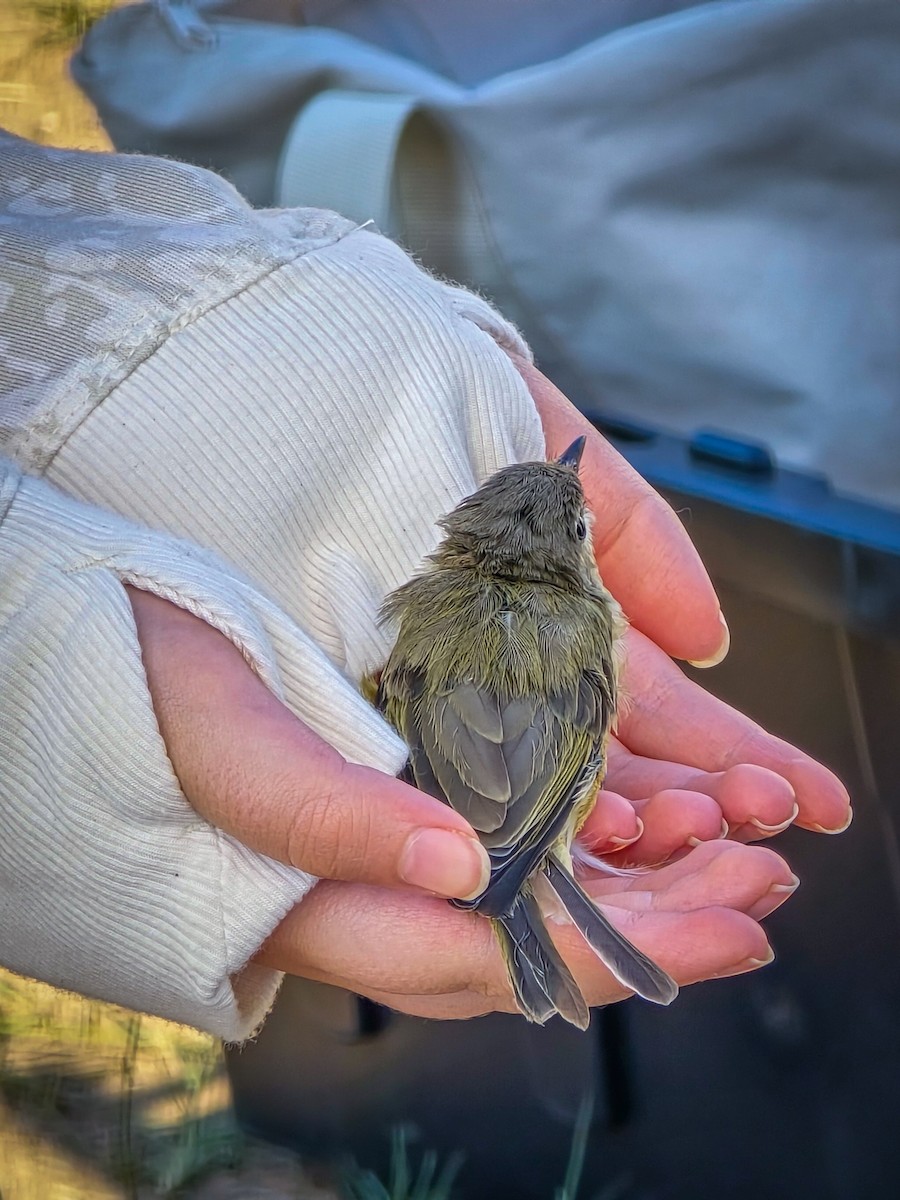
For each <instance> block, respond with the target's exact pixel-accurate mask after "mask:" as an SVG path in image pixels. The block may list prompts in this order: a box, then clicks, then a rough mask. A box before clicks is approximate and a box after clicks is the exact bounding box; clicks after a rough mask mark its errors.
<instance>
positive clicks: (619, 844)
mask: <svg viewBox="0 0 900 1200" xmlns="http://www.w3.org/2000/svg"><path fill="white" fill-rule="evenodd" d="M635 820H636V821H637V833H636V834H635V835H634V837H630V838H617V837H611V838H610V839H609V841H608V842H607V845H608V846H612V848H613V852H615V851H616V850H624V849H625V847H626V846H633V845H634V843H635V842H636V841H637V840H638V838H639V837H641V836H642V835H643V832H644V822H643V821H642V820H641V818H640V817H636V818H635Z"/></svg>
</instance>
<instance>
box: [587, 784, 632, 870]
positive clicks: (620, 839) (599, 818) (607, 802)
mask: <svg viewBox="0 0 900 1200" xmlns="http://www.w3.org/2000/svg"><path fill="white" fill-rule="evenodd" d="M642 832H643V826H642V824H641V821H640V820H639V818H638V815H637V811H636V809H635V806H634V805H633V804H632V803H631V801H630V800H626V798H625V797H624V796H619V795H617V794H616V793H615V792H610V791H607V789H606V788H603V789H601V791H600V792H598V794H597V802H596V804H595V805H594V807H593V809H592V810H591V812H590V814H589V816H588V818H587V820H586V821H585V823H584V825H583V826H582V829H581V832H580V834H579V835H578V840H579V841H580V842H582V844H583V845H585V846H587V847H588V848H589V849H590V851H591V852H592V853H594V854H608V853H611V852H615V851H619V850H622V849H624V848H625V847H626V846H630V845H632V844H633V843H634V842H636V841H637V840H638V838H640V836H641V834H642Z"/></svg>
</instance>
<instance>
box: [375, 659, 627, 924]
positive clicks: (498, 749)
mask: <svg viewBox="0 0 900 1200" xmlns="http://www.w3.org/2000/svg"><path fill="white" fill-rule="evenodd" d="M391 692H392V694H391V695H389V696H386V695H384V694H382V695H381V696H380V697H379V699H380V705H381V707H382V708H383V709H384V710H385V712H386V715H387V716H388V719H389V720H392V722H393V723H394V724H395V725H396V727H397V728H398V729H399V731H400V733H401V734H402V736H403V737H404V739H405V740H406V743H407V745H408V746H409V749H410V764H409V773H410V776H411V779H412V781H413V782H414V783H415V784H416V786H417V787H419V788H420V789H421V790H422V791H425V792H428V793H429V794H430V795H432V796H435V797H437V798H438V799H440V800H444V801H445V802H446V803H447V804H449V805H451V807H453V808H454V809H456V811H457V812H459V813H460V814H461V815H462V816H464V817H465V818H466V820H468V821H469V822H470V824H471V825H472V826H473V827H474V828H475V829H476V830H477V831H478V832H479V834H480V835H481V838H482V841H483V843H484V845H485V847H486V848H487V849H488V853H489V854H490V858H491V863H492V867H493V870H492V875H491V882H490V884H489V886H488V888H487V890H486V892H485V893H483V895H482V896H481V897H479V899H478V901H477V907H478V908H479V909H480V911H482V912H484V913H485V914H486V915H499V914H501V913H504V912H506V911H508V910H509V909H510V908H511V907H512V904H513V902H514V900H515V897H516V895H517V894H518V892H519V889H520V888H521V886H522V883H523V882H524V881H525V879H526V878H528V876H529V875H530V874H531V873H532V872H533V871H534V870H535V869H536V868H537V867H538V866H539V865H540V863H541V861H542V859H543V858H544V857H545V856H546V855H547V854H548V852H549V850H550V848H551V847H552V846H553V844H554V843H555V842H556V841H557V839H558V838H559V837H560V836H561V835H562V834H563V832H564V831H565V829H566V826H567V822H568V820H569V818H570V816H571V813H572V809H573V807H574V806H576V805H577V804H578V802H579V801H580V800H581V799H583V798H584V796H585V793H586V792H587V790H589V789H592V788H593V787H594V786H595V785H596V781H597V779H598V776H599V775H600V774H601V772H602V769H603V765H604V763H603V753H604V743H605V738H606V732H607V730H608V728H609V724H610V721H611V720H612V713H613V705H614V701H613V694H612V689H611V686H610V684H609V682H608V680H607V679H606V678H605V676H603V675H602V674H601V673H599V672H596V671H584V672H582V673H581V674H580V675H579V676H578V677H577V678H576V680H575V681H574V683H573V685H571V686H569V687H567V688H565V689H561V690H560V691H559V692H558V693H557V694H554V695H551V696H550V697H549V699H547V698H539V697H538V696H537V695H535V694H524V695H517V696H504V697H502V698H501V697H500V696H498V695H497V694H496V693H494V692H492V691H491V690H489V689H488V688H486V687H484V686H479V685H478V684H476V683H473V682H472V681H471V680H458V681H453V682H451V683H447V684H445V685H444V686H443V687H442V688H441V690H440V692H438V693H437V694H434V693H433V692H432V693H429V691H428V690H427V689H426V687H425V679H424V675H423V673H422V672H420V671H417V670H415V669H411V668H401V669H399V670H394V671H393V672H392V673H391Z"/></svg>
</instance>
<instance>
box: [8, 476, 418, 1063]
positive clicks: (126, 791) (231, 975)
mask: <svg viewBox="0 0 900 1200" xmlns="http://www.w3.org/2000/svg"><path fill="white" fill-rule="evenodd" d="M3 496H6V498H7V507H6V513H5V516H4V518H3V520H2V523H0V693H2V694H3V695H4V696H5V697H7V698H14V703H5V704H4V705H3V707H2V710H0V761H2V763H3V770H2V772H0V808H2V811H3V817H4V829H3V837H2V839H0V947H2V961H3V963H4V964H5V965H6V966H7V967H9V968H11V969H12V970H15V971H19V972H21V973H22V974H26V975H35V976H38V977H40V978H42V979H44V980H46V981H48V982H50V983H53V984H55V985H57V986H59V987H64V988H70V989H72V990H75V991H79V992H83V993H85V994H88V995H93V996H97V997H100V998H103V999H108V1000H112V1001H115V1002H116V1003H119V1004H124V1005H126V1006H128V1007H131V1008H135V1009H138V1010H142V1011H147V1012H152V1013H156V1014H158V1015H161V1016H164V1017H169V1018H171V1019H173V1020H176V1021H181V1022H185V1023H187V1024H191V1025H195V1026H197V1027H199V1028H203V1029H206V1030H209V1031H210V1032H212V1033H215V1034H218V1035H219V1036H221V1037H223V1038H225V1039H228V1040H232V1041H238V1040H241V1039H243V1038H246V1037H247V1036H249V1035H250V1034H251V1033H252V1032H253V1030H254V1029H255V1028H256V1027H257V1026H258V1024H259V1023H260V1021H261V1020H262V1019H263V1017H264V1016H265V1014H266V1012H267V1011H268V1008H269V1007H270V1005H271V1003H272V1000H273V998H274V995H275V992H276V990H277V987H278V984H279V982H280V975H279V974H278V973H277V972H274V971H271V970H268V969H262V968H257V967H254V966H249V967H248V966H247V963H248V960H249V959H250V957H251V956H252V955H253V953H254V952H255V951H256V950H257V949H258V947H259V945H260V944H261V943H262V941H263V940H264V939H265V938H266V937H267V936H268V934H269V933H270V932H271V931H272V930H273V929H274V927H275V926H276V925H277V924H278V922H279V921H280V920H281V919H282V917H283V916H284V915H285V914H286V913H287V912H288V911H289V909H290V908H291V907H292V906H293V905H294V904H296V903H297V902H298V901H299V900H300V899H301V898H302V897H303V896H304V895H305V894H306V892H307V891H308V890H309V888H310V887H311V886H312V883H313V882H314V881H313V879H312V878H311V877H310V876H308V875H306V874H304V873H303V872H301V871H298V870H295V869H293V868H290V867H287V866H284V865H282V864H280V863H277V862H274V861H272V860H270V859H268V858H265V857H264V856H262V855H259V854H255V853H253V852H252V851H250V850H248V849H246V847H244V846H242V845H241V844H240V843H239V842H237V841H236V840H235V839H233V838H231V837H229V836H228V835H226V834H224V833H222V832H220V831H218V830H216V829H214V828H213V827H212V826H210V825H208V824H207V823H206V822H205V821H203V820H201V819H200V818H198V816H197V814H196V813H195V812H194V810H193V809H192V808H191V807H190V805H189V804H188V802H187V800H186V798H185V796H184V795H183V793H182V791H181V789H180V787H179V784H178V780H177V779H176V777H175V774H174V772H173V770H172V766H171V764H170V762H169V759H168V757H167V755H166V750H165V746H164V744H163V741H162V738H161V736H160V733H159V730H158V726H157V723H156V718H155V715H154V712H153V708H152V704H151V700H150V696H149V692H148V689H147V684H146V679H145V676H144V669H143V664H142V660H141V652H140V646H139V643H138V640H137V635H136V631H135V626H134V620H133V616H132V611H131V606H130V603H129V601H128V598H127V595H126V593H125V590H124V588H123V586H122V583H123V581H129V582H135V583H137V584H138V585H139V586H141V587H143V588H145V589H147V590H150V591H153V592H155V593H157V594H159V595H162V596H165V597H166V598H168V599H170V600H173V601H174V602H175V603H177V604H179V605H181V606H182V607H184V608H186V609H188V610H190V611H192V612H194V613H196V614H197V615H199V616H201V617H203V618H204V619H206V620H207V621H208V622H209V623H210V624H212V625H214V626H216V627H217V628H219V629H221V630H222V631H223V632H224V633H225V634H226V636H228V637H229V638H230V639H231V640H232V641H233V642H234V643H235V645H237V646H238V647H239V648H240V650H241V652H242V653H243V654H244V657H245V658H246V659H247V661H248V662H249V663H250V664H251V665H252V666H253V667H254V669H255V670H256V671H257V672H258V674H259V675H260V676H261V677H262V678H263V680H264V681H265V682H266V683H267V684H268V685H269V686H270V687H271V688H272V690H273V691H275V692H276V694H280V695H282V696H283V695H285V693H286V692H290V694H291V696H292V698H293V700H294V707H295V708H300V709H303V708H304V703H301V695H305V696H306V698H307V699H306V701H305V715H306V716H307V719H308V720H309V723H310V724H311V725H313V726H314V727H316V728H318V729H319V731H320V732H322V733H323V734H324V735H325V736H328V735H329V734H330V735H331V736H332V737H334V735H335V732H336V731H337V730H341V731H342V732H343V737H344V740H345V741H346V740H348V739H349V740H350V741H351V742H352V743H353V745H354V747H355V748H356V751H357V755H358V756H359V757H360V758H364V759H366V760H367V761H372V762H374V763H376V765H380V766H381V767H382V768H383V769H385V770H388V771H395V770H396V769H397V768H398V766H399V765H400V763H401V762H402V761H403V758H404V755H405V751H404V748H403V747H402V745H401V744H400V742H399V740H398V739H396V738H395V737H394V735H393V733H392V732H391V731H390V730H389V729H387V727H386V726H384V724H383V722H381V720H380V718H379V717H378V716H377V714H375V713H374V712H373V711H372V710H371V709H370V708H369V706H368V705H366V704H365V703H364V702H363V701H362V700H361V699H360V698H359V696H358V695H356V693H355V692H354V690H353V689H352V688H351V687H350V686H349V685H348V684H346V682H345V681H344V680H342V679H341V678H340V676H338V675H337V673H336V672H334V671H333V670H332V669H331V668H330V666H329V664H328V663H327V661H326V660H325V658H324V656H323V655H322V654H321V652H320V651H319V650H318V648H317V647H315V646H314V645H313V644H312V643H311V642H310V640H309V639H308V638H307V637H306V635H304V634H303V633H302V631H300V630H299V629H298V628H297V627H296V626H295V625H293V623H292V622H291V621H290V620H288V619H287V618H285V617H284V615H283V614H281V613H280V612H279V611H278V609H277V608H276V607H275V606H274V605H273V604H272V603H271V602H270V601H268V600H267V599H266V598H265V597H263V596H261V595H259V594H258V593H257V592H256V591H255V590H254V589H253V588H252V587H251V585H250V584H249V583H247V582H246V581H245V580H243V579H242V578H241V577H240V575H239V574H238V573H237V572H235V571H234V570H233V569H231V568H228V567H227V566H225V565H224V564H223V563H221V562H220V561H219V560H217V559H216V558H215V556H214V555H212V554H210V553H207V552H205V551H202V550H200V549H198V548H197V547H195V546H191V545H190V544H187V543H183V542H179V541H178V540H176V539H174V538H170V537H166V536H161V535H159V534H155V533H152V532H150V531H148V530H145V529H142V528H141V527H139V526H136V525H133V524H130V523H129V522H126V521H124V520H122V519H120V518H118V517H115V516H112V515H111V514H109V513H105V512H102V511H100V510H98V509H94V508H89V507H87V506H85V505H83V504H80V503H78V502H76V501H74V500H71V499H69V498H67V497H65V496H63V495H62V494H61V493H59V492H58V491H56V489H55V488H53V487H51V486H49V485H48V484H46V483H44V482H41V481H38V480H35V479H33V478H30V477H27V476H24V477H23V476H20V475H19V473H18V471H17V469H16V468H15V467H13V466H12V464H10V463H8V462H7V461H6V460H2V459H0V498H2V497H3ZM309 697H312V700H311V701H310V699H309ZM348 730H350V731H352V732H351V733H348V732H347V731H348Z"/></svg>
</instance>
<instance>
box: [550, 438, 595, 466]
mask: <svg viewBox="0 0 900 1200" xmlns="http://www.w3.org/2000/svg"><path fill="white" fill-rule="evenodd" d="M586 441H587V438H585V436H584V434H582V435H581V437H580V438H576V439H575V441H574V442H573V443H572V445H571V446H570V447H569V448H568V450H564V451H563V452H562V454H561V455H560V456H559V458H558V459H557V460H556V461H557V462H558V463H559V465H560V466H561V467H573V468H574V469H575V470H576V471H577V470H578V465H579V463H580V462H581V455H582V452H583V450H584V443H585V442H586Z"/></svg>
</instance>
